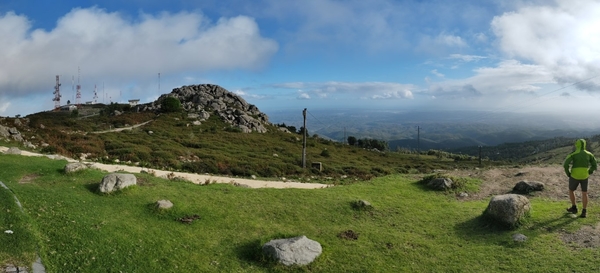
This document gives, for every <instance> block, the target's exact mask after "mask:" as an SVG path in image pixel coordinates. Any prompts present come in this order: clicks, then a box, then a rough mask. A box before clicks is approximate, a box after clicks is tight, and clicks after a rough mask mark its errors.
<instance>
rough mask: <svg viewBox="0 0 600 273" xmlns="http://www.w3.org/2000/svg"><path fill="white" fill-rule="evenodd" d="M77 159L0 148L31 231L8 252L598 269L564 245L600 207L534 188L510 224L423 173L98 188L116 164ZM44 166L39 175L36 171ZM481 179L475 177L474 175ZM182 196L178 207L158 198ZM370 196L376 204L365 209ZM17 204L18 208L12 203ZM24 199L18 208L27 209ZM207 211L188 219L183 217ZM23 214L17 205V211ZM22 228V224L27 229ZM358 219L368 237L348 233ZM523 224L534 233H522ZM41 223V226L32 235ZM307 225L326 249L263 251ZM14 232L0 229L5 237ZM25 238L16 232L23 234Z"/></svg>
mask: <svg viewBox="0 0 600 273" xmlns="http://www.w3.org/2000/svg"><path fill="white" fill-rule="evenodd" d="M65 164H66V162H64V161H51V160H49V159H45V158H26V157H21V156H12V155H0V166H1V167H2V168H1V170H2V171H1V172H0V181H3V182H4V183H5V184H7V185H8V186H9V187H10V188H11V189H12V190H13V191H14V192H15V194H16V195H17V196H18V198H19V199H20V201H21V203H22V204H23V206H24V210H25V213H26V214H14V213H12V212H14V211H15V210H16V209H15V206H14V205H13V204H12V203H11V202H7V200H9V201H10V200H12V199H11V198H8V196H9V195H7V194H6V191H0V194H2V196H0V197H2V198H1V199H0V206H2V207H0V209H2V214H0V224H1V225H2V227H5V226H9V227H11V229H13V230H15V234H13V235H16V234H18V233H17V231H18V232H19V233H21V232H23V233H24V234H27V233H29V235H27V237H26V238H28V239H26V240H24V242H23V243H21V242H19V243H20V244H22V245H23V247H21V248H16V249H15V248H7V247H6V246H7V244H5V241H0V242H2V244H1V245H0V255H2V256H0V264H2V263H6V262H9V261H11V262H15V261H17V262H19V263H21V264H25V265H29V264H31V262H32V261H33V258H34V257H33V254H32V253H33V252H34V250H35V246H36V244H37V245H39V248H40V255H41V257H42V260H43V261H44V264H45V266H46V269H47V270H48V272H119V271H122V272H502V271H506V272H589V271H595V270H597V269H598V268H599V266H598V264H597V257H598V255H599V254H600V251H599V250H597V249H581V250H578V249H574V248H572V247H571V246H569V245H565V243H563V242H562V241H561V239H560V233H559V232H563V230H564V232H574V231H576V230H578V229H579V228H580V227H581V226H582V225H584V224H590V225H595V223H596V222H597V220H596V219H599V218H600V214H599V213H597V212H596V211H598V210H597V209H594V206H595V205H594V204H592V207H591V209H590V212H591V213H590V214H589V218H587V219H571V218H568V217H566V216H565V214H564V213H563V210H564V206H565V204H566V200H565V202H552V201H548V200H541V199H537V198H534V199H533V200H532V208H533V209H532V212H531V216H530V217H531V218H530V219H529V220H528V221H527V223H526V224H525V225H523V226H521V227H520V228H519V229H517V230H505V229H501V228H499V227H495V226H493V225H490V224H489V223H486V222H485V221H484V220H482V219H481V218H480V215H481V213H482V212H483V210H484V209H485V208H486V206H487V202H488V201H489V200H481V201H468V202H466V201H459V200H457V199H456V198H455V197H454V195H453V194H447V193H445V192H436V191H431V190H427V189H425V188H424V187H423V185H421V184H420V183H419V181H418V180H419V179H421V178H422V177H421V178H419V179H415V177H416V176H403V175H389V176H385V177H381V178H375V179H372V180H371V181H368V182H361V183H355V184H352V185H344V186H336V187H333V188H327V189H319V190H300V189H285V190H282V189H248V188H239V187H233V186H231V185H225V184H212V185H209V186H200V185H194V184H191V183H187V182H175V181H167V180H162V179H158V178H155V177H151V176H147V175H141V174H136V176H137V177H138V179H139V181H138V182H140V185H138V186H136V187H134V188H132V189H130V190H126V191H123V192H121V193H117V194H111V195H100V194H98V193H97V192H96V189H97V187H98V183H99V181H100V180H101V179H102V177H103V176H104V175H105V173H102V172H100V171H97V170H86V171H82V172H79V173H76V174H70V175H66V174H64V173H63V172H62V168H63V167H64V165H65ZM29 174H36V175H38V176H39V177H38V178H36V179H35V180H33V181H32V182H31V183H27V184H23V183H18V181H19V180H20V179H21V178H22V177H23V176H25V175H29ZM473 187H474V188H472V189H473V190H476V186H473ZM160 199H169V200H171V201H172V202H173V203H174V205H175V207H174V209H173V210H171V211H166V212H159V211H156V210H155V209H153V207H152V204H153V203H154V202H156V201H157V200H160ZM359 199H362V200H367V201H369V202H371V203H372V205H373V209H371V210H355V209H353V206H352V204H353V202H355V201H356V200H359ZM7 209H10V210H11V213H10V214H7V213H4V212H5V211H6V210H7ZM16 211H18V210H16ZM191 214H198V215H200V216H201V219H199V220H197V221H195V222H193V223H192V224H189V225H188V224H182V223H180V222H178V221H176V220H175V219H177V218H180V217H184V216H186V215H191ZM15 215H17V216H18V217H16V218H15V217H13V216H15ZM19 230H20V231H19ZM347 230H353V231H354V232H356V233H358V234H359V238H358V240H354V241H353V240H346V239H342V238H340V237H339V236H338V235H339V234H340V233H341V232H344V231H347ZM514 233H523V234H525V235H526V236H528V237H529V240H528V241H526V242H525V243H515V242H513V241H512V239H511V235H512V234H514ZM31 234H39V235H37V236H33V235H31ZM298 235H306V236H307V237H308V238H310V239H313V240H316V241H318V242H320V243H321V245H322V246H323V254H322V255H321V256H320V257H318V258H317V259H316V261H315V262H313V263H312V264H310V265H308V266H305V267H291V268H287V267H284V266H282V265H278V264H275V263H273V262H271V261H269V260H267V259H265V257H263V256H262V255H261V253H260V248H261V246H262V244H264V243H266V242H267V241H269V240H271V239H276V238H281V237H290V236H298ZM5 237H6V236H5V234H0V238H3V239H1V240H7V239H5ZM13 243H14V242H13Z"/></svg>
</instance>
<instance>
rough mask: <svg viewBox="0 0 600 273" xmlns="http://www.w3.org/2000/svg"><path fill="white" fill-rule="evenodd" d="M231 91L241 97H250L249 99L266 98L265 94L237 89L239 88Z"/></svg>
mask: <svg viewBox="0 0 600 273" xmlns="http://www.w3.org/2000/svg"><path fill="white" fill-rule="evenodd" d="M233 93H235V94H236V95H238V96H241V97H243V98H251V99H264V98H266V97H265V96H262V95H257V94H251V93H248V92H245V91H243V90H239V89H238V90H235V91H233Z"/></svg>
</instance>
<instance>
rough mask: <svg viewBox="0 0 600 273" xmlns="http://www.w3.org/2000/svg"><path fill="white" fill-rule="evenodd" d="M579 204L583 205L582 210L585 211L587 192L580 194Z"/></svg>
mask: <svg viewBox="0 0 600 273" xmlns="http://www.w3.org/2000/svg"><path fill="white" fill-rule="evenodd" d="M581 202H582V203H583V209H587V204H588V194H587V191H582V192H581Z"/></svg>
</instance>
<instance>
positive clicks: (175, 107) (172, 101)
mask: <svg viewBox="0 0 600 273" xmlns="http://www.w3.org/2000/svg"><path fill="white" fill-rule="evenodd" d="M160 105H161V109H162V110H163V111H164V112H166V113H174V112H179V111H181V109H182V108H181V102H180V101H179V100H178V99H177V98H176V97H171V96H169V97H166V98H164V99H163V101H162V102H161V104H160Z"/></svg>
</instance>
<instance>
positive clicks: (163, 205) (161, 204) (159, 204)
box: [156, 200, 173, 209]
mask: <svg viewBox="0 0 600 273" xmlns="http://www.w3.org/2000/svg"><path fill="white" fill-rule="evenodd" d="M172 207H173V203H172V202H171V201H169V200H158V201H156V208H157V209H170V208H172Z"/></svg>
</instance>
